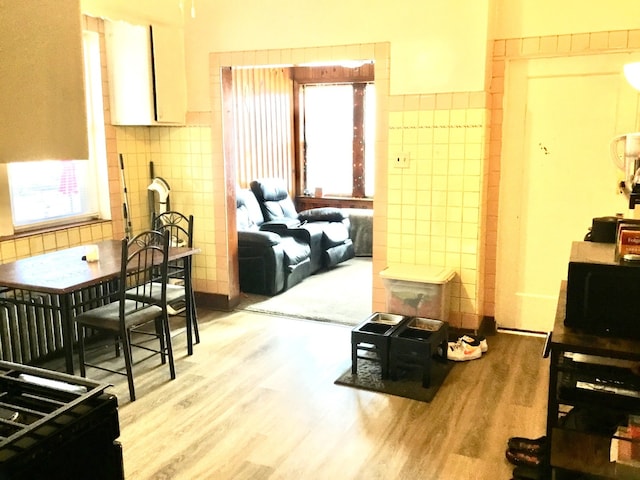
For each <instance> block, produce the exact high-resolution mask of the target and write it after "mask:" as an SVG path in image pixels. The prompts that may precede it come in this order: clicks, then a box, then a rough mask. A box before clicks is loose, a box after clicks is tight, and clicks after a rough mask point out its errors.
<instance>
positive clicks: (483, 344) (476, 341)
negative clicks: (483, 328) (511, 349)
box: [458, 334, 489, 353]
mask: <svg viewBox="0 0 640 480" xmlns="http://www.w3.org/2000/svg"><path fill="white" fill-rule="evenodd" d="M458 341H459V342H464V343H467V344H469V345H471V346H473V347H478V346H479V347H480V350H482V353H486V352H487V350H489V344H487V339H486V338H485V337H483V336H480V335H471V334H467V335H463V336H462V337H460V338H459V339H458Z"/></svg>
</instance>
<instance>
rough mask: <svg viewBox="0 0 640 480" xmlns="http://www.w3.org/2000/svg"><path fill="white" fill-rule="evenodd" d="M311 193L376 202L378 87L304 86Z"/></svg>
mask: <svg viewBox="0 0 640 480" xmlns="http://www.w3.org/2000/svg"><path fill="white" fill-rule="evenodd" d="M301 105H302V106H303V107H302V108H303V109H304V113H303V125H304V127H303V129H304V132H303V137H304V146H305V148H304V172H305V175H304V177H305V179H304V181H305V188H306V190H307V191H310V192H313V191H314V190H315V189H316V188H321V189H322V192H323V195H325V196H343V197H354V198H362V197H373V194H374V172H375V158H374V145H375V86H374V84H373V83H344V84H342V83H340V84H307V85H304V86H303V87H302V101H301Z"/></svg>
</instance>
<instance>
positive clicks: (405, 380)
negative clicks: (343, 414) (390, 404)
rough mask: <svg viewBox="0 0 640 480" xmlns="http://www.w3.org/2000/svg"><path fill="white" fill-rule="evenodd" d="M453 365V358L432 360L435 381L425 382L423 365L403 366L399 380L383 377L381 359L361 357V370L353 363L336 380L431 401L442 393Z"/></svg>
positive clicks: (345, 383) (359, 360) (375, 390)
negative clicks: (404, 367)
mask: <svg viewBox="0 0 640 480" xmlns="http://www.w3.org/2000/svg"><path fill="white" fill-rule="evenodd" d="M452 368H453V362H447V361H443V360H438V359H436V358H434V359H433V361H432V362H431V385H430V386H429V387H428V388H424V387H423V386H422V371H421V370H420V369H412V370H400V372H399V374H398V379H397V380H391V379H385V380H383V379H382V375H381V371H380V363H379V362H375V361H371V360H366V359H358V373H357V375H352V374H351V365H349V369H348V370H347V371H346V372H344V373H343V374H342V375H341V376H340V377H339V378H338V379H337V380H336V381H335V382H334V383H336V384H337V385H346V386H349V387H354V388H360V389H363V390H371V391H374V392H381V393H388V394H389V395H396V396H398V397H404V398H410V399H412V400H419V401H421V402H430V401H431V400H433V398H434V397H435V396H436V393H438V390H439V389H440V386H441V385H442V383H443V382H444V379H445V378H447V375H448V374H449V371H451V369H452Z"/></svg>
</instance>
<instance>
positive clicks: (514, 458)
mask: <svg viewBox="0 0 640 480" xmlns="http://www.w3.org/2000/svg"><path fill="white" fill-rule="evenodd" d="M505 456H506V457H507V461H508V462H509V463H511V464H512V465H516V466H518V467H531V468H538V467H540V465H542V457H541V456H539V455H535V454H533V453H527V452H519V451H517V450H511V449H507V451H506V452H505Z"/></svg>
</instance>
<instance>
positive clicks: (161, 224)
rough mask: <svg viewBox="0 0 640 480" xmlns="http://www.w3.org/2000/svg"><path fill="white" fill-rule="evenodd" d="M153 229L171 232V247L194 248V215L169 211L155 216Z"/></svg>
mask: <svg viewBox="0 0 640 480" xmlns="http://www.w3.org/2000/svg"><path fill="white" fill-rule="evenodd" d="M152 228H153V229H154V230H156V231H158V232H165V231H167V232H169V245H170V246H171V247H193V215H189V216H188V217H187V216H186V215H183V214H182V213H180V212H176V211H169V212H163V213H161V214H159V215H154V216H153V220H152Z"/></svg>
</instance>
